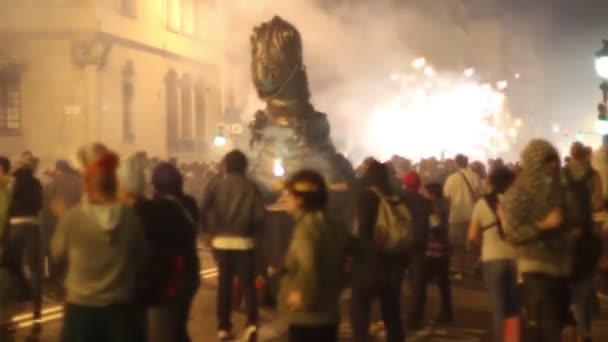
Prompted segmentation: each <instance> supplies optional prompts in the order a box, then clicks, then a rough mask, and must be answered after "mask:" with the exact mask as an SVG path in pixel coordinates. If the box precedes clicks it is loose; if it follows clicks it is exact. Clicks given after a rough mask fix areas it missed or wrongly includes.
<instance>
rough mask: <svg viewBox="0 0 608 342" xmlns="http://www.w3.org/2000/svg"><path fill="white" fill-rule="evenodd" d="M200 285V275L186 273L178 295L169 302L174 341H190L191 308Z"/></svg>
mask: <svg viewBox="0 0 608 342" xmlns="http://www.w3.org/2000/svg"><path fill="white" fill-rule="evenodd" d="M199 285H200V278H199V275H198V274H196V273H194V274H189V273H188V272H186V273H184V275H183V278H182V280H181V282H180V287H179V290H178V291H177V296H176V297H175V298H174V299H173V300H172V301H171V302H170V303H169V304H168V312H169V317H170V320H171V336H173V341H174V342H190V341H191V339H190V335H189V334H188V320H189V319H190V308H191V307H192V301H194V296H195V295H196V291H198V287H199Z"/></svg>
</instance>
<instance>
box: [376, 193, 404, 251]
mask: <svg viewBox="0 0 608 342" xmlns="http://www.w3.org/2000/svg"><path fill="white" fill-rule="evenodd" d="M370 190H371V191H373V192H374V193H375V194H376V195H377V196H378V197H379V199H380V204H379V205H378V217H377V219H376V227H375V228H374V244H375V245H376V247H378V248H379V249H380V250H383V251H387V252H405V251H407V250H408V249H409V248H410V246H411V245H412V243H413V226H412V214H411V212H410V210H409V208H408V207H407V205H406V204H405V202H403V200H402V199H401V198H400V197H399V196H396V195H393V196H386V195H384V194H383V193H382V192H381V191H380V190H378V189H377V188H373V187H372V188H370Z"/></svg>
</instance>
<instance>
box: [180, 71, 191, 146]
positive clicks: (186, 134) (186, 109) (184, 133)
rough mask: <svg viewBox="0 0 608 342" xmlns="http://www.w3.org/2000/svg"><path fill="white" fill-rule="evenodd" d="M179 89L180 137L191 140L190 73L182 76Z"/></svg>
mask: <svg viewBox="0 0 608 342" xmlns="http://www.w3.org/2000/svg"><path fill="white" fill-rule="evenodd" d="M180 88H181V89H180V90H181V114H182V115H181V138H182V139H183V140H191V139H192V138H193V137H192V127H193V126H194V125H193V121H192V81H191V79H190V75H188V74H186V75H184V76H182V79H181V82H180Z"/></svg>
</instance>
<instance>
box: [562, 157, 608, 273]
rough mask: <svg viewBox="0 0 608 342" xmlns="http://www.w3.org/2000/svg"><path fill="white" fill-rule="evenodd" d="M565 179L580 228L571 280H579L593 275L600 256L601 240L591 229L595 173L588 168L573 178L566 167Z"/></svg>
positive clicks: (570, 203)
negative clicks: (580, 176)
mask: <svg viewBox="0 0 608 342" xmlns="http://www.w3.org/2000/svg"><path fill="white" fill-rule="evenodd" d="M564 175H565V177H566V181H567V190H568V196H570V201H569V203H568V205H569V206H573V208H572V209H573V212H575V213H576V214H575V215H574V216H575V217H574V221H575V224H576V226H577V227H580V228H581V230H582V235H581V237H580V239H579V240H578V241H577V242H576V244H575V246H574V260H573V269H572V281H574V282H579V281H583V280H585V279H588V278H589V277H590V276H592V275H593V273H594V272H595V269H596V267H597V263H598V261H599V259H600V257H601V256H602V249H603V244H602V240H601V239H600V237H599V236H597V234H596V233H595V232H594V230H593V225H594V223H593V208H592V190H591V187H592V186H590V182H592V181H593V178H594V176H595V173H594V171H593V170H589V171H588V172H587V174H585V176H584V177H582V178H581V179H578V180H575V179H574V177H573V176H572V173H571V172H570V170H568V169H567V168H566V169H565V170H564Z"/></svg>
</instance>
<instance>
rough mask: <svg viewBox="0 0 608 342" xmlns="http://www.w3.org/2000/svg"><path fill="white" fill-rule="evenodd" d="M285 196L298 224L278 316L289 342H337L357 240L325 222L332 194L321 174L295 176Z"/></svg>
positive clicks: (286, 260) (284, 272) (283, 281)
mask: <svg viewBox="0 0 608 342" xmlns="http://www.w3.org/2000/svg"><path fill="white" fill-rule="evenodd" d="M283 196H284V197H283V198H284V203H285V205H286V207H287V211H288V212H289V213H290V214H291V215H292V216H293V218H294V219H295V230H294V235H293V238H292V241H291V244H290V246H289V248H288V252H287V255H286V256H285V264H284V270H283V276H282V279H281V290H280V294H279V310H280V312H281V316H282V317H284V318H285V319H286V321H287V322H288V324H289V328H288V337H287V341H289V342H310V341H319V342H321V341H323V342H333V341H337V340H338V323H339V322H340V311H339V297H340V295H341V293H342V291H343V290H344V288H345V287H346V286H347V280H348V278H349V275H350V274H351V272H352V271H353V260H354V259H357V258H353V257H352V256H353V253H352V251H353V239H352V237H351V235H350V234H349V233H348V231H347V230H346V228H345V227H343V226H341V225H339V224H336V223H334V221H333V220H331V219H330V218H329V217H328V216H327V212H326V208H327V203H328V199H329V194H328V190H327V186H326V184H325V181H324V180H323V177H322V176H321V175H320V174H318V173H317V172H315V171H300V172H296V173H295V174H294V175H293V176H291V177H290V178H289V180H288V181H287V183H286V185H285V191H284V194H283ZM366 328H367V327H366Z"/></svg>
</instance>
